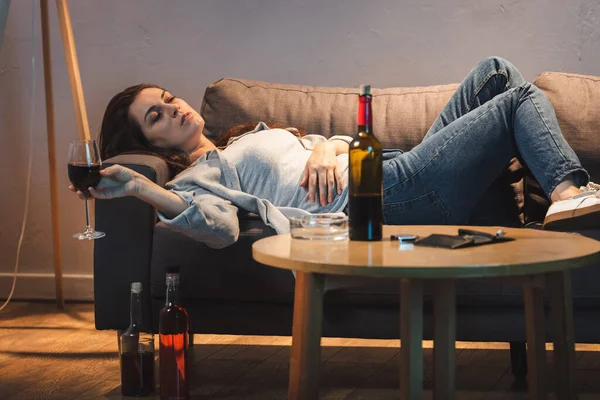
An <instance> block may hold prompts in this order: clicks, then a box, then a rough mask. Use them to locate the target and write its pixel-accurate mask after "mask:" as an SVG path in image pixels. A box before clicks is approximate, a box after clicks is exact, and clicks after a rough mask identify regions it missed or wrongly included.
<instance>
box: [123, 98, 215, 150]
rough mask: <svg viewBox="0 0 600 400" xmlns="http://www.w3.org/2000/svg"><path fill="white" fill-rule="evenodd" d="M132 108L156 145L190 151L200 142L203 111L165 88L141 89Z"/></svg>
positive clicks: (145, 133) (141, 125)
mask: <svg viewBox="0 0 600 400" xmlns="http://www.w3.org/2000/svg"><path fill="white" fill-rule="evenodd" d="M129 112H130V113H131V115H132V116H133V118H135V119H136V120H137V121H138V123H139V124H140V127H141V128H142V132H144V136H146V139H148V141H149V142H150V143H151V144H152V145H154V146H157V147H161V148H175V149H179V150H183V151H185V152H187V153H190V152H192V151H194V150H195V149H196V148H197V147H198V145H199V144H200V142H201V138H202V130H203V129H204V120H203V119H202V117H201V116H200V114H198V113H197V112H196V111H195V110H194V109H193V108H192V107H190V106H189V105H188V103H186V102H185V101H183V100H181V99H179V98H177V97H175V96H173V95H172V94H171V93H169V92H168V91H166V90H163V89H159V88H148V89H144V90H142V91H141V92H140V93H139V94H138V95H137V97H136V99H135V101H134V102H133V103H132V104H131V107H130V109H129Z"/></svg>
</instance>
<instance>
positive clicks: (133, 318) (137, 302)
mask: <svg viewBox="0 0 600 400" xmlns="http://www.w3.org/2000/svg"><path fill="white" fill-rule="evenodd" d="M129 311H130V312H129V317H130V322H131V326H132V327H135V328H139V327H141V325H142V294H141V293H134V292H131V303H130V305H129Z"/></svg>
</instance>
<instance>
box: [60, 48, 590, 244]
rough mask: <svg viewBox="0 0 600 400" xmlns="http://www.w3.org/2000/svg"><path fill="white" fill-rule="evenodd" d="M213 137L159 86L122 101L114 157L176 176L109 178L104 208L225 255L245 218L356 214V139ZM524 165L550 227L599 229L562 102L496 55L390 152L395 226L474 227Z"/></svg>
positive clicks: (239, 131)
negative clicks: (497, 188)
mask: <svg viewBox="0 0 600 400" xmlns="http://www.w3.org/2000/svg"><path fill="white" fill-rule="evenodd" d="M203 128H204V120H203V119H202V117H201V116H200V115H199V114H198V112H196V111H195V110H193V109H192V108H191V107H190V106H189V105H188V104H187V103H186V102H185V101H183V100H182V99H179V98H176V97H175V96H173V94H172V93H170V92H169V91H166V90H164V89H162V88H160V87H158V86H155V85H145V84H143V85H137V86H132V87H130V88H127V89H125V90H124V91H122V92H120V93H118V94H117V95H115V96H114V97H113V98H112V99H111V101H110V102H109V104H108V107H107V109H106V112H105V114H104V119H103V122H102V128H101V132H100V136H99V142H100V149H101V156H102V157H103V159H108V158H110V157H114V156H116V155H118V154H122V153H148V154H154V155H157V156H159V157H161V158H162V159H164V160H165V161H166V162H167V164H168V166H169V169H170V171H171V173H172V175H175V174H177V175H176V176H175V178H174V179H173V180H172V181H170V182H169V183H168V184H167V185H166V186H165V188H163V187H160V186H158V185H156V184H154V183H153V182H151V181H149V180H148V179H146V178H145V177H143V176H142V175H140V174H138V173H136V172H134V171H132V170H130V169H128V168H125V167H123V166H120V165H113V166H110V167H108V168H106V169H103V170H102V171H101V174H102V179H101V181H100V183H99V184H98V186H97V187H96V188H90V189H89V190H90V193H91V194H92V196H93V197H95V198H98V199H112V198H117V197H123V196H135V197H138V198H140V199H141V200H143V201H145V202H147V203H149V204H151V205H152V206H154V207H155V208H156V209H157V210H158V212H159V213H158V214H159V217H160V219H161V220H162V221H163V222H164V223H166V224H167V225H169V226H170V227H172V228H173V229H175V230H178V231H181V232H183V233H185V234H187V235H190V236H192V237H194V238H195V239H197V240H200V241H202V242H204V243H206V244H207V245H208V246H210V247H214V248H221V247H225V246H227V245H230V244H232V243H234V242H235V241H236V240H237V237H238V233H239V224H238V217H237V211H238V209H239V208H241V209H245V210H247V211H250V212H253V213H256V214H258V215H260V216H261V217H262V219H263V220H264V222H265V223H266V224H267V225H270V226H272V227H273V228H274V229H275V230H276V231H277V232H278V233H283V232H287V231H288V222H287V217H288V216H290V215H294V214H299V213H335V212H344V210H345V209H346V205H347V197H348V188H347V185H346V183H347V168H348V157H347V152H348V143H349V142H350V141H351V140H352V138H351V137H349V136H333V137H331V138H330V139H326V138H325V137H323V136H320V135H303V134H302V132H299V131H298V130H296V129H294V128H286V129H281V128H274V127H268V126H267V125H266V124H264V123H258V124H256V125H254V124H253V125H252V126H251V127H248V126H245V127H236V128H233V129H232V130H231V131H229V132H228V133H226V134H225V135H224V136H223V137H221V138H220V139H218V142H212V141H211V140H209V139H207V138H206V137H205V136H204V135H203V133H202V132H203ZM252 128H253V129H252ZM515 156H516V157H517V158H518V159H519V160H520V161H521V163H523V164H525V165H527V167H528V168H529V169H530V170H531V172H532V173H533V175H534V177H535V178H536V180H537V181H538V183H539V184H540V186H541V187H542V188H543V190H544V192H545V193H546V195H547V196H548V198H549V199H550V200H551V202H552V205H551V206H550V208H549V210H548V213H547V215H546V219H545V221H544V226H545V228H547V229H560V230H571V229H581V228H585V227H600V194H598V192H596V191H593V190H592V191H589V190H588V191H585V190H583V189H582V188H581V189H580V187H584V186H586V185H587V184H588V182H589V175H588V173H587V172H586V171H585V170H584V169H583V167H582V166H581V163H580V161H579V159H578V158H577V156H576V155H575V153H574V151H573V149H571V147H570V146H569V145H568V144H567V142H566V141H565V139H564V137H563V135H562V133H561V131H560V128H559V125H558V122H557V120H556V116H555V113H554V109H553V107H552V104H551V103H550V101H549V100H548V99H547V98H546V96H545V95H544V94H543V93H542V92H541V91H540V90H539V89H538V88H537V87H535V86H533V85H532V84H531V83H529V82H526V81H525V80H524V79H523V77H522V76H521V74H520V73H519V71H518V70H517V69H516V68H515V67H514V66H513V65H512V64H510V63H509V62H508V61H506V60H503V59H500V58H495V57H492V58H487V59H485V60H483V61H481V62H480V63H479V64H477V66H476V67H475V68H474V69H473V70H472V71H471V72H470V73H469V75H468V76H467V77H466V78H465V80H464V81H463V82H462V84H461V85H460V87H459V88H458V89H457V91H456V93H454V95H453V96H452V98H451V99H450V101H449V102H448V104H447V105H446V106H445V108H444V109H443V110H442V112H441V113H440V115H439V116H438V117H437V119H436V120H435V122H434V123H433V125H432V126H431V128H430V129H429V131H428V133H427V134H426V136H425V137H424V139H423V141H422V143H421V144H419V145H418V146H416V147H415V148H413V149H412V150H410V151H408V152H405V153H402V152H400V151H396V152H390V153H387V155H386V157H385V160H384V162H383V190H384V200H383V201H384V218H385V223H386V224H390V225H394V224H403V225H404V224H465V223H467V221H468V220H469V217H470V215H471V212H472V210H473V209H474V207H475V206H476V204H477V203H478V201H479V200H480V198H481V197H482V195H483V194H484V193H485V192H486V190H487V189H488V187H489V186H490V185H491V184H492V182H493V181H494V180H495V179H497V178H498V177H499V176H500V174H501V173H502V171H504V170H505V168H506V167H507V165H508V164H509V162H510V160H511V159H512V158H513V157H515ZM70 189H71V190H73V191H74V190H75V189H74V188H73V187H70ZM78 195H79V196H80V197H83V194H82V193H81V192H78Z"/></svg>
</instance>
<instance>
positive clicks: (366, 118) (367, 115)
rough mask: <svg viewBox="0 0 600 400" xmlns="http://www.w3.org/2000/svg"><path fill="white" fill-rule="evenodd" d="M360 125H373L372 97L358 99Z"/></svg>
mask: <svg viewBox="0 0 600 400" xmlns="http://www.w3.org/2000/svg"><path fill="white" fill-rule="evenodd" d="M358 125H359V126H364V125H373V118H372V115H371V96H359V97H358Z"/></svg>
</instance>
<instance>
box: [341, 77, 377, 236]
mask: <svg viewBox="0 0 600 400" xmlns="http://www.w3.org/2000/svg"><path fill="white" fill-rule="evenodd" d="M371 100H372V97H371V86H368V85H361V86H360V93H359V97H358V134H357V135H356V137H355V138H354V140H353V141H352V143H350V149H349V151H348V158H349V171H348V178H349V186H350V189H349V190H350V192H349V197H348V220H349V225H350V229H349V230H350V232H349V233H350V240H364V241H375V240H381V235H382V227H383V171H382V153H383V146H382V145H381V142H379V140H377V138H376V137H375V135H373V119H372V108H371Z"/></svg>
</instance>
